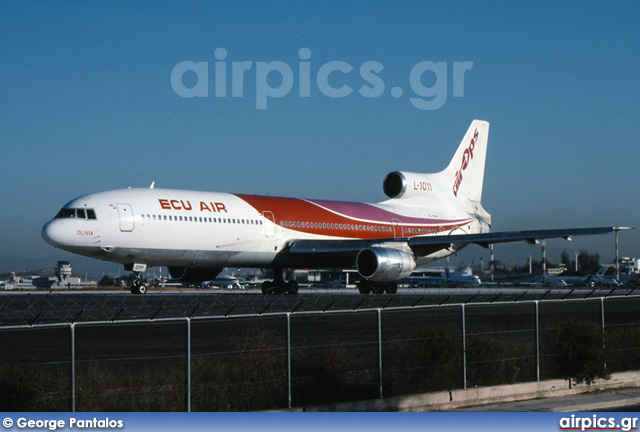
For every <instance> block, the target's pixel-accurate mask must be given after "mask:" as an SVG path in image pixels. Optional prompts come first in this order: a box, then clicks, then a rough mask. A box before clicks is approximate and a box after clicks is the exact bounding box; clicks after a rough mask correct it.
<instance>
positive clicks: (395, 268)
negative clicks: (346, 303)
mask: <svg viewBox="0 0 640 432" xmlns="http://www.w3.org/2000/svg"><path fill="white" fill-rule="evenodd" d="M415 267H416V260H415V258H414V256H413V254H412V253H411V252H406V251H403V250H399V249H393V248H384V247H371V248H367V249H363V250H361V251H360V252H359V253H358V256H357V257H356V268H357V269H358V273H360V276H362V277H363V278H365V279H368V280H370V281H374V282H392V281H395V280H398V279H402V278H404V277H407V276H409V275H410V274H411V272H412V271H413V269H414V268H415Z"/></svg>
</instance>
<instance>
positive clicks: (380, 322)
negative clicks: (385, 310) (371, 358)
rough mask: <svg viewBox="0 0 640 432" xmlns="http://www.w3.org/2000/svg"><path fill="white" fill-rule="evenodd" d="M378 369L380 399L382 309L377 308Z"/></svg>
mask: <svg viewBox="0 0 640 432" xmlns="http://www.w3.org/2000/svg"><path fill="white" fill-rule="evenodd" d="M378 371H379V374H380V375H379V376H380V399H382V310H381V309H378Z"/></svg>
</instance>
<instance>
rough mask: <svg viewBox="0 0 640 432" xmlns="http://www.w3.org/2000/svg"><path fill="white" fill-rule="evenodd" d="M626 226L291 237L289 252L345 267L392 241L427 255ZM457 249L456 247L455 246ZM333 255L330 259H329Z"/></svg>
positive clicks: (617, 228)
mask: <svg viewBox="0 0 640 432" xmlns="http://www.w3.org/2000/svg"><path fill="white" fill-rule="evenodd" d="M623 229H631V228H626V227H600V228H570V229H553V230H534V231H502V232H492V233H483V234H452V235H431V236H421V237H404V238H396V239H372V240H294V241H293V242H291V243H290V245H289V250H288V254H289V256H290V257H292V258H295V257H298V258H303V257H305V258H307V259H310V258H313V257H315V258H317V259H318V260H320V261H322V260H323V258H322V257H323V256H324V257H327V258H325V259H326V260H327V261H328V262H335V263H336V264H338V263H342V262H344V263H349V265H348V266H346V267H353V259H354V257H355V256H356V255H357V254H358V252H359V251H361V250H362V249H366V248H368V247H371V246H374V245H379V246H383V247H384V246H385V245H388V246H393V243H398V244H402V243H404V244H407V245H408V246H409V247H410V248H411V249H412V251H413V253H414V254H415V255H416V256H426V255H428V254H431V253H434V252H437V251H439V250H441V249H447V248H450V247H451V246H453V245H460V244H469V243H474V244H477V245H480V246H482V247H488V246H489V245H490V244H494V243H507V242H518V241H525V242H527V243H530V244H533V243H536V242H537V241H539V240H544V239H551V238H564V239H567V240H569V239H571V237H573V236H584V235H597V234H607V233H611V232H614V231H619V230H623ZM457 249H459V247H458V248H457ZM330 256H333V259H329V257H330Z"/></svg>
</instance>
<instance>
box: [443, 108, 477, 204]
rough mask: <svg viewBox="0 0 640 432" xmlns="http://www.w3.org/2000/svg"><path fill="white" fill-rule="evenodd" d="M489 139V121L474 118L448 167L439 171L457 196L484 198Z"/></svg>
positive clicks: (469, 198) (474, 199)
mask: <svg viewBox="0 0 640 432" xmlns="http://www.w3.org/2000/svg"><path fill="white" fill-rule="evenodd" d="M488 140H489V122H486V121H482V120H474V121H473V122H471V126H469V129H468V130H467V133H466V134H465V135H464V138H462V142H460V146H459V147H458V150H457V151H456V153H455V154H454V155H453V158H452V159H451V162H449V165H448V166H447V168H445V170H444V171H442V172H441V173H438V176H442V177H441V178H442V180H443V181H445V182H450V185H451V191H452V193H453V195H454V196H455V197H457V198H464V199H468V200H471V201H476V202H480V201H481V200H482V184H483V182H484V164H485V160H486V157H487V142H488Z"/></svg>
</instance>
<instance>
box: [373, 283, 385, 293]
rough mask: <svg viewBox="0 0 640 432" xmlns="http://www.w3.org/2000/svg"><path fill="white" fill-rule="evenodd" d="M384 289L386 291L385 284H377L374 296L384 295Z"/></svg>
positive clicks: (374, 288) (374, 287)
mask: <svg viewBox="0 0 640 432" xmlns="http://www.w3.org/2000/svg"><path fill="white" fill-rule="evenodd" d="M384 289H385V286H384V285H383V284H375V285H374V286H373V293H374V294H384Z"/></svg>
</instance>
